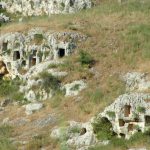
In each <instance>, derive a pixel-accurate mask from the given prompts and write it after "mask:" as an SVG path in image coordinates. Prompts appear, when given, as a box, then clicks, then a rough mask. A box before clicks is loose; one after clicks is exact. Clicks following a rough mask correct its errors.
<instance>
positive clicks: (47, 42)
mask: <svg viewBox="0 0 150 150" xmlns="http://www.w3.org/2000/svg"><path fill="white" fill-rule="evenodd" d="M85 39H86V37H85V36H83V35H80V34H78V33H75V32H54V31H47V32H44V31H43V30H42V29H40V28H34V29H31V30H30V31H28V32H25V33H19V32H15V33H7V34H4V35H2V36H1V37H0V53H1V60H2V61H3V63H4V64H5V68H7V70H8V72H9V73H10V74H11V75H12V78H14V77H16V76H20V74H24V73H26V71H28V70H29V69H30V68H32V67H34V66H36V65H38V64H40V63H41V62H43V61H50V60H58V59H61V58H63V57H64V56H69V55H71V54H72V53H73V51H74V49H75V48H76V44H77V42H78V41H82V40H85ZM41 68H42V67H41ZM2 69H3V68H2Z"/></svg>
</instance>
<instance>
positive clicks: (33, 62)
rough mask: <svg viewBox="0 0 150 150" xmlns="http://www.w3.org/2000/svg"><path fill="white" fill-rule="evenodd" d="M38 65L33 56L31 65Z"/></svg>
mask: <svg viewBox="0 0 150 150" xmlns="http://www.w3.org/2000/svg"><path fill="white" fill-rule="evenodd" d="M35 65H36V58H34V57H33V58H32V59H31V66H35Z"/></svg>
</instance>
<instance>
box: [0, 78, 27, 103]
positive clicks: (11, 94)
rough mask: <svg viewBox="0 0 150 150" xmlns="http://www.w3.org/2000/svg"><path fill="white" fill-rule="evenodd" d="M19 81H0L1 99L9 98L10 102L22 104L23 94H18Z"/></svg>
mask: <svg viewBox="0 0 150 150" xmlns="http://www.w3.org/2000/svg"><path fill="white" fill-rule="evenodd" d="M20 84H21V81H20V80H19V79H15V80H0V85H1V90H0V96H1V97H3V98H10V99H12V100H16V101H20V102H22V101H23V100H24V98H23V94H22V93H20V92H19V86H20Z"/></svg>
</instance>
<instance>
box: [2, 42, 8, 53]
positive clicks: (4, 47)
mask: <svg viewBox="0 0 150 150" xmlns="http://www.w3.org/2000/svg"><path fill="white" fill-rule="evenodd" d="M7 45H8V43H7V42H4V43H3V47H2V50H3V51H6V50H7Z"/></svg>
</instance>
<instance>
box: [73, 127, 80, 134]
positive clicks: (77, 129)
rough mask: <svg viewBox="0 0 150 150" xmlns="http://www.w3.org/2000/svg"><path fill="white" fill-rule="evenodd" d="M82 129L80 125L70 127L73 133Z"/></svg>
mask: <svg viewBox="0 0 150 150" xmlns="http://www.w3.org/2000/svg"><path fill="white" fill-rule="evenodd" d="M80 131H81V128H79V127H73V128H71V129H70V132H71V133H80Z"/></svg>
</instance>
